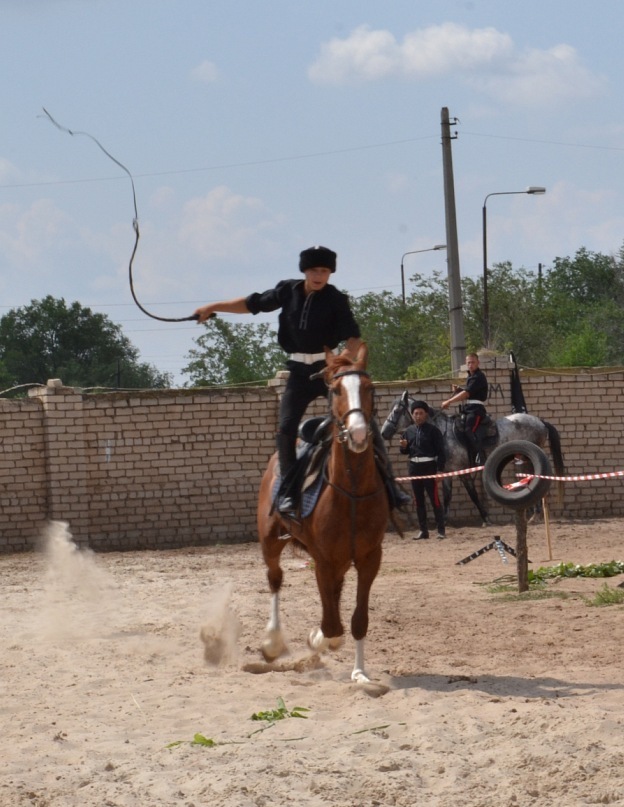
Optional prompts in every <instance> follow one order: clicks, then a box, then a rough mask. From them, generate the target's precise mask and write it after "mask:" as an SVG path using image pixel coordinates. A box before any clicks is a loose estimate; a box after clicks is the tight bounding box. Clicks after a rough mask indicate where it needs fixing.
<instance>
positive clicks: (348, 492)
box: [258, 345, 389, 683]
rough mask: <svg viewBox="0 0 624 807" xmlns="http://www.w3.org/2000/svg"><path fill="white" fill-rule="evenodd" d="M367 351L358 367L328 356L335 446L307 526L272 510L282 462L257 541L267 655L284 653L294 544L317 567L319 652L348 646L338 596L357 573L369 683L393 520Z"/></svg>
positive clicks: (357, 619)
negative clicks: (374, 612)
mask: <svg viewBox="0 0 624 807" xmlns="http://www.w3.org/2000/svg"><path fill="white" fill-rule="evenodd" d="M367 357H368V350H367V347H366V345H362V347H361V348H360V351H359V353H358V356H357V358H356V360H355V361H351V359H349V358H348V357H347V356H346V355H344V354H341V355H339V356H335V355H334V354H333V353H331V352H330V351H326V362H327V366H326V368H325V371H324V375H325V380H326V382H327V385H328V388H329V400H330V413H331V430H332V445H331V449H330V455H329V460H328V464H327V466H326V470H325V476H326V479H325V485H324V487H323V489H322V491H321V493H320V496H319V499H318V502H317V504H316V506H315V508H314V510H313V511H312V513H311V514H310V515H308V516H307V517H306V518H303V519H302V520H301V521H297V520H294V519H292V520H291V519H289V518H288V517H285V516H281V515H280V514H279V513H277V511H273V510H272V507H271V505H272V490H273V488H274V485H275V477H276V464H277V457H276V455H274V456H273V457H272V458H271V460H270V462H269V465H268V467H267V469H266V471H265V474H264V477H263V479H262V484H261V486H260V495H259V499H258V535H259V538H260V544H261V546H262V554H263V557H264V561H265V563H266V565H267V577H268V581H269V587H270V589H271V595H272V596H271V612H270V619H269V624H268V626H267V637H266V639H265V641H264V643H263V646H262V652H263V655H264V657H265V659H266V660H267V661H273V660H275V659H276V658H278V656H280V655H281V654H282V653H283V652H284V651H285V650H286V644H285V642H284V638H283V634H282V629H281V625H280V613H279V592H280V587H281V585H282V578H283V572H282V569H281V566H280V555H281V553H282V550H283V549H284V546H286V544H287V543H289V542H290V541H293V542H295V543H297V544H299V545H301V546H303V547H304V548H305V549H306V550H307V552H308V553H309V555H310V556H311V558H312V559H313V561H314V571H315V573H316V582H317V585H318V590H319V594H320V597H321V605H322V619H321V624H320V627H318V628H315V629H313V630H312V631H311V633H310V635H309V638H308V644H309V646H310V648H311V649H312V650H314V651H315V652H323V651H325V650H328V649H330V650H335V649H337V648H338V647H340V646H341V645H342V643H343V641H344V635H343V634H344V628H343V626H342V622H341V619H340V595H341V593H342V587H343V583H344V577H345V575H346V573H347V571H348V570H349V568H350V567H351V565H353V566H355V569H356V572H357V595H356V605H355V610H354V611H353V616H352V617H351V634H352V636H353V638H354V639H355V664H354V667H353V672H352V673H351V679H352V680H353V681H357V682H363V683H364V682H368V680H369V679H368V676H367V675H366V673H365V671H364V637H365V636H366V633H367V630H368V602H369V594H370V589H371V586H372V584H373V581H374V580H375V577H376V576H377V572H378V571H379V566H380V564H381V544H382V541H383V538H384V533H385V530H386V526H387V522H388V509H389V506H388V498H387V494H386V490H385V486H384V483H383V481H382V478H381V475H380V473H379V471H378V470H377V466H376V463H375V457H374V452H373V442H372V435H371V425H370V424H371V419H372V417H373V385H372V382H371V380H370V377H369V376H368V374H367V373H366V361H367Z"/></svg>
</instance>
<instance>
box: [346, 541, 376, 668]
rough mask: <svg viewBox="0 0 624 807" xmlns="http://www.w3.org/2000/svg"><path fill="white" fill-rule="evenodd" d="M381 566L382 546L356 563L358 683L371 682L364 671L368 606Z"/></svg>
mask: <svg viewBox="0 0 624 807" xmlns="http://www.w3.org/2000/svg"><path fill="white" fill-rule="evenodd" d="M380 565H381V546H379V547H377V548H376V549H374V550H373V551H372V552H370V553H369V554H368V555H367V556H366V558H364V559H363V560H359V561H358V562H357V563H356V569H357V576H358V581H357V595H356V605H355V610H354V611H353V616H352V617H351V634H352V635H353V638H354V639H355V663H354V665H353V672H352V673H351V680H352V681H357V682H358V683H367V682H369V681H370V679H369V677H368V675H367V674H366V672H365V671H364V639H365V637H366V634H367V633H368V604H369V599H370V590H371V587H372V585H373V582H374V581H375V578H376V577H377V572H378V571H379V567H380Z"/></svg>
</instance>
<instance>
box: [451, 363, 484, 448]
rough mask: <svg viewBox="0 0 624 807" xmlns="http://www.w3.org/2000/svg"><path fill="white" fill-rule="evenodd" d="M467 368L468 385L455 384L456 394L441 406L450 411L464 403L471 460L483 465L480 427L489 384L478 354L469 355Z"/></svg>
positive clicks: (463, 408) (463, 410)
mask: <svg viewBox="0 0 624 807" xmlns="http://www.w3.org/2000/svg"><path fill="white" fill-rule="evenodd" d="M466 368H467V370H468V376H467V378H466V385H465V386H464V387H458V386H457V385H456V384H454V385H453V392H454V394H453V395H452V397H450V398H448V399H447V400H446V401H442V404H441V406H442V409H448V407H449V406H451V404H457V403H462V402H463V405H462V412H463V413H464V415H465V416H466V421H465V432H464V433H465V435H466V438H467V439H468V443H469V446H470V452H471V455H472V456H471V460H472V461H473V462H475V463H477V464H481V463H482V462H484V461H485V457H484V456H483V444H482V439H481V433H480V430H479V426H480V425H481V423H482V422H483V420H484V418H485V416H486V411H485V401H486V400H487V396H488V382H487V378H486V376H485V373H484V372H483V370H482V369H481V368H480V367H479V357H478V356H477V354H476V353H469V354H468V355H467V356H466Z"/></svg>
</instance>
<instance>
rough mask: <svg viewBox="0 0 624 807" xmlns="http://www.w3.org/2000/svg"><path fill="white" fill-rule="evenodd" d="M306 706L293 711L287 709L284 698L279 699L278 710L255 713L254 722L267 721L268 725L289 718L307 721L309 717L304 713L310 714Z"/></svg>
mask: <svg viewBox="0 0 624 807" xmlns="http://www.w3.org/2000/svg"><path fill="white" fill-rule="evenodd" d="M309 711H310V710H309V709H308V708H307V707H306V706H295V707H294V708H293V709H287V708H286V704H285V703H284V699H283V698H278V699H277V709H269V710H268V711H266V712H254V713H253V714H252V716H251V719H252V720H266V721H267V723H275V722H276V721H277V720H285V719H286V718H287V717H301V718H303V719H304V720H307V717H308V716H307V715H304V714H302V712H309Z"/></svg>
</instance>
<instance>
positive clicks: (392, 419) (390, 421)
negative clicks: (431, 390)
mask: <svg viewBox="0 0 624 807" xmlns="http://www.w3.org/2000/svg"><path fill="white" fill-rule="evenodd" d="M409 402H410V396H409V392H408V391H407V390H405V392H404V393H403V395H401V397H400V398H397V400H396V401H395V402H394V404H393V406H392V409H391V410H390V414H389V415H388V417H387V418H386V420H385V423H384V424H383V426H382V427H381V436H382V437H383V438H384V440H391V439H392V438H393V437H394V435H395V434H396V433H397V431H399V430H400V429H405V428H406V427H407V426H409V424H410V423H411V422H412V417H411V415H410V411H409Z"/></svg>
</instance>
